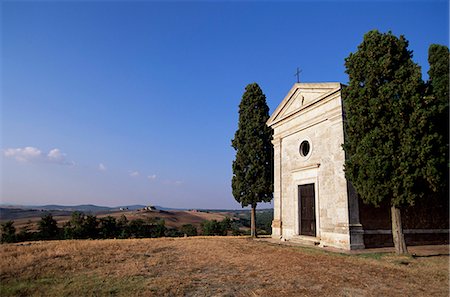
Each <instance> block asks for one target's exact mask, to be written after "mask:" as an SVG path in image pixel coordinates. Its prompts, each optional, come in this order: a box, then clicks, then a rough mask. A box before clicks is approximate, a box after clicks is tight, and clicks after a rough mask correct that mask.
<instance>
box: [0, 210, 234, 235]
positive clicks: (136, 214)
mask: <svg viewBox="0 0 450 297" xmlns="http://www.w3.org/2000/svg"><path fill="white" fill-rule="evenodd" d="M49 212H50V213H51V214H52V215H53V218H54V219H55V220H56V221H57V222H58V226H59V227H62V226H63V225H64V223H65V222H67V221H68V220H70V216H71V214H72V211H68V210H52V211H49ZM45 213H46V211H41V210H36V209H14V208H1V209H0V222H4V221H8V220H13V221H14V226H15V227H16V229H17V230H21V229H22V228H24V227H28V228H29V230H30V231H36V230H37V223H38V222H39V221H40V219H41V217H42V215H43V214H45ZM95 215H96V216H97V218H102V217H106V216H112V217H115V218H119V217H120V216H122V215H125V216H126V217H127V219H128V220H134V219H148V218H155V219H164V221H165V225H166V227H169V228H179V227H181V226H182V225H184V224H192V225H194V226H197V227H198V226H200V224H201V222H203V221H205V220H218V221H221V220H223V219H224V218H225V217H233V214H232V213H229V212H201V211H182V210H171V211H165V210H157V211H145V210H127V211H119V210H110V211H99V212H96V213H95Z"/></svg>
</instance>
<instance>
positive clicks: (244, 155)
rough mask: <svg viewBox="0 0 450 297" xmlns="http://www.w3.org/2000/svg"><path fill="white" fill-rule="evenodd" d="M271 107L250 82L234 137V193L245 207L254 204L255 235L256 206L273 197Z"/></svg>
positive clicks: (252, 209) (252, 231)
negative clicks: (269, 120) (268, 123)
mask: <svg viewBox="0 0 450 297" xmlns="http://www.w3.org/2000/svg"><path fill="white" fill-rule="evenodd" d="M268 119H269V107H268V106H267V103H266V96H265V95H264V94H263V92H262V90H261V88H260V87H259V86H258V84H256V83H252V84H249V85H247V87H246V88H245V93H244V94H243V96H242V100H241V103H240V104H239V123H238V130H237V131H236V133H235V136H234V139H233V140H232V146H233V148H234V149H235V150H236V159H235V160H234V161H233V178H232V181H231V183H232V189H233V196H234V198H235V199H236V201H238V202H239V203H240V204H241V205H242V207H246V206H251V236H252V237H256V236H257V234H256V223H255V222H256V216H255V213H256V206H257V204H258V203H259V202H269V201H270V200H272V198H273V175H272V172H273V146H272V143H271V140H272V135H273V131H272V129H271V128H269V127H268V126H267V125H266V122H267V120H268Z"/></svg>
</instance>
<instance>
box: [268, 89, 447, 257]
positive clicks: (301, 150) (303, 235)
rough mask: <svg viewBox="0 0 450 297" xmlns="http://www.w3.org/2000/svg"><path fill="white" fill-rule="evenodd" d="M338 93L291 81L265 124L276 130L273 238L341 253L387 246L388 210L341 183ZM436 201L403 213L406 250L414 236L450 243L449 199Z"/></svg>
mask: <svg viewBox="0 0 450 297" xmlns="http://www.w3.org/2000/svg"><path fill="white" fill-rule="evenodd" d="M342 88H343V85H342V84H340V83H296V84H294V86H293V87H292V88H291V90H290V91H289V93H288V94H287V96H286V97H285V98H284V99H283V101H282V102H281V103H280V105H279V106H278V107H277V109H276V110H275V111H274V112H273V114H272V116H271V117H270V118H269V120H268V121H267V125H268V126H270V127H271V128H272V129H273V131H274V134H273V141H272V143H273V147H274V219H273V222H272V237H273V238H279V239H282V240H290V241H293V242H295V241H298V242H301V243H311V244H315V245H319V246H322V247H325V246H331V247H336V248H340V249H345V250H353V249H363V248H365V247H377V246H389V245H392V235H391V233H390V218H389V205H384V206H383V205H382V206H381V207H378V208H375V207H373V206H368V205H364V204H363V203H362V201H361V200H360V199H359V198H358V195H357V194H356V192H355V191H354V189H353V187H352V186H351V184H350V183H349V182H348V181H347V180H346V178H345V173H344V162H345V152H344V150H343V148H342V144H343V143H344V115H345V113H344V108H343V101H342V97H341V91H342ZM436 201H441V202H439V203H441V204H442V203H443V204H444V205H439V204H436V203H434V204H433V205H431V206H430V203H428V204H427V205H419V206H417V207H415V208H410V209H408V211H407V212H406V215H405V213H403V214H402V220H403V221H404V232H405V239H406V240H407V244H411V243H414V242H416V241H417V239H418V238H419V237H420V238H422V239H423V238H425V239H426V240H428V241H426V243H448V233H449V231H448V230H449V227H448V225H449V222H448V199H437V200H436ZM442 201H443V202H442ZM420 238H419V239H420ZM418 242H420V240H419V241H418ZM421 242H423V241H421Z"/></svg>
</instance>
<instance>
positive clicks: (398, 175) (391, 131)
mask: <svg viewBox="0 0 450 297" xmlns="http://www.w3.org/2000/svg"><path fill="white" fill-rule="evenodd" d="M345 66H346V73H347V74H348V75H349V80H350V81H349V86H348V87H347V88H344V90H343V99H344V108H345V112H346V121H345V133H346V134H345V136H346V138H345V144H344V145H343V147H344V150H345V152H346V156H347V159H346V161H345V174H346V177H347V178H348V180H349V181H350V182H351V183H352V185H353V186H354V187H355V189H356V191H357V192H358V194H359V195H360V197H361V198H362V200H363V201H364V202H365V203H371V204H373V205H379V204H380V203H381V202H383V201H388V202H389V203H390V205H391V220H392V235H393V241H394V245H395V248H396V252H397V253H399V254H403V253H407V248H406V244H405V240H404V235H403V229H402V223H401V208H402V207H407V206H410V205H413V204H414V203H415V201H416V200H417V199H419V198H421V197H423V196H424V193H425V192H426V191H427V189H428V188H432V189H436V187H437V183H439V181H440V178H439V175H440V174H439V172H437V169H436V160H435V158H436V157H438V158H439V156H435V155H433V145H430V144H431V143H436V137H437V135H435V134H433V135H430V134H429V133H428V131H429V130H428V126H429V125H430V124H431V123H432V110H433V108H434V107H433V104H432V103H430V104H429V103H428V102H427V100H424V96H423V90H424V84H423V81H422V78H421V71H420V67H419V66H418V65H417V64H415V63H414V62H413V61H412V51H409V50H408V41H407V40H406V39H405V38H404V36H400V38H397V37H396V36H394V35H393V34H392V33H391V32H388V33H385V34H382V33H380V32H378V31H377V30H374V31H370V32H368V33H367V34H365V35H364V40H363V42H362V43H361V44H360V45H359V46H358V50H357V51H356V52H355V53H351V54H350V55H349V56H348V57H347V58H346V59H345Z"/></svg>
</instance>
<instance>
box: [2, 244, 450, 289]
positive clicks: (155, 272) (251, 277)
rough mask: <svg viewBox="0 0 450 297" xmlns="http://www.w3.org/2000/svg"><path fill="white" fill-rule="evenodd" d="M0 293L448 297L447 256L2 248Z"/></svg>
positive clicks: (276, 248) (274, 248)
mask: <svg viewBox="0 0 450 297" xmlns="http://www.w3.org/2000/svg"><path fill="white" fill-rule="evenodd" d="M0 250H1V258H2V261H1V262H0V269H1V273H0V280H1V289H0V295H1V296H448V294H449V282H448V280H449V262H448V261H449V259H448V254H445V255H437V256H432V257H414V258H413V257H397V256H394V255H392V254H383V255H381V254H362V255H344V254H338V253H331V252H326V251H323V250H318V249H315V248H305V247H295V246H286V245H277V244H273V243H269V242H267V241H260V240H251V239H249V238H245V237H191V238H158V239H126V240H70V241H69V240H68V241H46V242H31V243H21V244H4V245H1V246H0Z"/></svg>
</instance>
